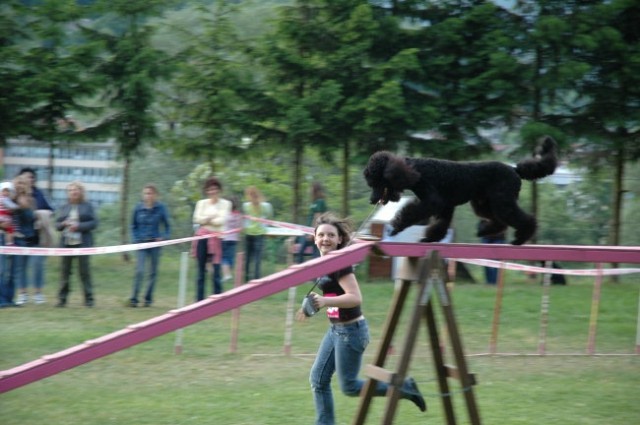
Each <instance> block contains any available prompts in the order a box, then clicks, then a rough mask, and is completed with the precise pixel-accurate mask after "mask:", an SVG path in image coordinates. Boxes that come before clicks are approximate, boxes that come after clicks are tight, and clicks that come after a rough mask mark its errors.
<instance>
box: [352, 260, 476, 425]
mask: <svg viewBox="0 0 640 425" xmlns="http://www.w3.org/2000/svg"><path fill="white" fill-rule="evenodd" d="M445 276H446V275H445V273H444V270H443V268H442V259H441V258H440V256H439V255H438V251H431V253H430V255H429V257H428V258H415V257H409V258H407V259H405V261H404V263H403V266H402V268H401V270H400V272H399V275H398V276H397V278H398V279H399V285H396V288H395V291H394V297H393V301H392V302H391V308H390V311H389V314H388V315H387V319H386V322H385V325H384V331H383V333H382V338H381V342H380V346H379V347H378V351H377V354H376V356H375V360H374V363H373V364H371V365H367V366H366V367H365V374H366V375H367V376H368V380H367V381H366V382H365V386H364V387H363V389H362V393H361V397H360V405H359V408H358V412H357V414H356V417H355V419H354V421H353V424H354V425H363V424H364V423H365V420H366V417H367V414H368V410H369V407H370V404H371V399H372V398H373V396H374V394H375V389H376V385H377V382H378V381H380V382H386V383H387V384H389V389H388V390H387V405H386V408H385V414H384V417H383V419H382V424H384V425H390V424H392V423H393V418H394V416H395V412H396V407H397V405H398V401H399V399H400V392H401V387H402V385H403V383H404V380H405V378H406V376H407V373H408V371H409V366H410V363H411V359H412V357H413V350H414V348H415V343H416V339H417V337H418V331H419V327H420V322H421V321H422V320H425V324H426V327H427V333H428V337H429V342H430V345H431V353H432V355H433V361H434V362H433V364H434V367H435V371H436V375H437V377H438V384H439V386H440V392H441V394H443V395H444V396H443V397H441V400H442V405H443V409H444V413H445V418H446V421H447V424H448V425H455V424H456V417H455V413H454V409H453V403H452V400H451V397H449V396H448V395H449V394H451V391H450V389H449V381H448V380H449V378H455V379H458V380H459V381H460V384H461V385H462V388H463V393H464V400H465V403H466V406H467V413H468V416H469V421H470V422H471V424H472V425H480V413H479V412H478V407H477V405H476V401H475V395H474V393H473V386H474V385H475V384H476V380H475V376H474V375H473V374H471V373H469V371H468V369H467V364H466V360H465V355H464V350H463V348H462V338H461V337H460V334H459V332H458V325H457V323H456V319H455V315H454V312H453V304H452V300H451V297H450V295H449V291H448V289H447V288H446V286H445ZM416 281H417V283H418V285H417V296H416V298H415V304H414V307H413V312H412V314H411V317H410V320H409V328H408V331H407V336H406V338H405V343H404V346H403V348H402V351H401V353H400V360H399V362H398V367H397V370H396V371H395V372H389V371H388V370H386V369H384V363H385V361H386V358H387V356H388V354H389V348H390V347H391V343H392V341H393V337H394V335H395V332H396V329H397V325H398V322H399V320H400V316H401V314H402V310H403V308H404V307H405V304H406V301H407V296H408V294H409V291H410V287H411V286H416V285H414V284H413V283H414V282H416ZM434 293H435V294H436V295H437V298H438V301H439V304H440V307H441V309H442V314H443V316H444V320H445V324H446V327H445V330H446V335H447V336H448V337H449V339H450V341H451V348H452V351H453V357H454V359H455V361H456V365H455V366H453V365H446V364H445V363H444V353H443V350H442V344H441V338H440V336H439V334H438V327H437V324H436V317H435V314H434V307H433V301H432V300H433V294H434Z"/></svg>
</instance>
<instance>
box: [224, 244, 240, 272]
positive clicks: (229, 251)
mask: <svg viewBox="0 0 640 425" xmlns="http://www.w3.org/2000/svg"><path fill="white" fill-rule="evenodd" d="M237 245H238V241H233V240H230V241H225V240H223V241H222V264H225V265H227V266H229V267H233V265H234V264H235V263H236V261H235V260H236V247H237Z"/></svg>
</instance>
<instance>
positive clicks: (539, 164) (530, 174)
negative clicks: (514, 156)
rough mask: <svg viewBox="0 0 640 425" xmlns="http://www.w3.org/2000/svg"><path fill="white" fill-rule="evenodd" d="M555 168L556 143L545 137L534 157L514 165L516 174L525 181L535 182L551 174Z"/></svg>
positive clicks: (556, 162) (556, 159)
mask: <svg viewBox="0 0 640 425" xmlns="http://www.w3.org/2000/svg"><path fill="white" fill-rule="evenodd" d="M557 166H558V152H557V145H556V141H555V140H553V138H552V137H550V136H546V137H545V138H544V139H543V140H542V143H541V144H540V147H539V148H538V154H537V155H536V156H534V157H533V158H528V159H525V160H523V161H520V162H518V163H517V164H516V173H518V175H519V176H520V177H521V178H523V179H525V180H536V179H541V178H542V177H546V176H549V175H551V174H553V173H554V171H556V167H557Z"/></svg>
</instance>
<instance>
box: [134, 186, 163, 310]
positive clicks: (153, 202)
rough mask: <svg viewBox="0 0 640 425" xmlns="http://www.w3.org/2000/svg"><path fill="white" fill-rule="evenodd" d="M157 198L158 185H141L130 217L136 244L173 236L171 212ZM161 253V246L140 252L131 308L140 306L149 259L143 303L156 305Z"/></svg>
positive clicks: (146, 305)
mask: <svg viewBox="0 0 640 425" xmlns="http://www.w3.org/2000/svg"><path fill="white" fill-rule="evenodd" d="M157 199H158V189H157V187H156V186H155V185H153V184H147V185H145V186H144V187H143V188H142V200H141V201H140V202H139V203H138V204H137V205H136V206H135V207H134V209H133V217H132V218H131V235H132V239H133V243H145V242H158V241H161V240H166V239H169V237H170V235H171V224H170V222H169V211H168V210H167V207H166V206H165V204H164V203H162V202H159V201H158V200H157ZM160 252H161V247H159V246H156V247H152V248H147V249H139V250H138V251H137V261H136V273H135V277H134V281H133V290H132V292H131V298H130V299H129V306H130V307H137V306H138V303H139V300H138V295H139V293H140V289H141V287H142V283H143V280H144V273H145V268H146V267H145V266H146V263H147V261H148V262H149V282H148V284H147V289H146V291H145V294H144V306H145V307H150V306H151V304H153V291H154V288H155V286H156V276H157V273H158V264H159V262H160Z"/></svg>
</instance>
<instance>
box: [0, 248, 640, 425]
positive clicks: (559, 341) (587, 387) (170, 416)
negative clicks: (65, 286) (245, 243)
mask: <svg viewBox="0 0 640 425" xmlns="http://www.w3.org/2000/svg"><path fill="white" fill-rule="evenodd" d="M178 264H179V253H178V251H177V250H176V249H175V248H169V249H165V251H164V253H163V258H162V262H161V273H160V274H161V276H160V279H159V282H158V287H157V291H156V302H155V304H154V306H153V307H151V308H137V309H132V308H127V307H124V303H125V301H126V300H127V299H128V297H129V292H130V289H131V282H132V278H133V269H134V263H133V262H132V263H128V264H127V263H124V262H123V261H122V259H121V256H120V255H102V256H96V257H94V258H92V270H93V277H94V281H95V286H96V290H95V293H96V303H97V305H96V307H95V308H93V309H88V308H85V307H84V306H83V305H82V296H81V290H80V285H79V282H78V281H77V275H74V277H73V278H72V289H73V292H72V294H71V296H70V299H69V306H68V307H67V308H65V309H57V308H55V307H54V305H55V293H56V289H57V275H58V271H59V267H58V266H59V264H58V260H56V259H49V262H48V269H47V276H48V283H47V286H46V288H45V294H46V296H47V303H46V304H44V305H34V304H29V305H27V306H25V307H23V308H14V309H3V310H0V332H1V335H2V338H1V341H2V342H1V344H0V369H9V368H12V367H14V366H17V365H20V364H22V363H25V362H28V361H31V360H34V359H37V358H39V357H40V356H42V355H45V354H51V353H54V352H57V351H60V350H63V349H65V348H68V347H70V346H73V345H76V344H79V343H81V342H83V341H85V340H87V339H92V338H96V337H98V336H101V335H104V334H106V333H110V332H113V331H115V330H118V329H120V328H122V327H125V326H127V325H129V324H132V323H137V322H141V321H143V320H146V319H148V318H150V317H153V316H157V315H159V314H162V313H164V312H166V311H167V310H170V309H173V308H175V306H176V298H177V292H178V285H177V282H178V277H179V270H178ZM281 267H283V266H282V265H277V264H274V263H272V262H267V263H266V264H265V265H264V268H265V272H266V273H271V272H274V271H276V270H277V269H279V268H281ZM584 267H585V268H591V267H592V265H585V266H584ZM364 269H365V267H361V270H360V271H359V272H358V274H359V275H360V276H359V280H360V282H361V286H362V290H363V293H364V297H365V305H364V307H363V308H364V311H365V314H366V316H367V318H368V319H369V322H370V327H371V332H372V335H371V336H372V342H371V345H370V346H369V348H368V349H367V354H366V358H365V362H367V363H369V362H371V361H372V357H373V355H374V354H375V351H376V349H377V346H378V342H379V338H380V332H381V329H382V325H383V323H384V319H385V317H386V314H387V311H388V308H389V300H390V299H391V297H392V294H393V284H392V283H391V282H390V281H389V280H383V279H375V280H369V279H367V276H366V273H365V272H364ZM469 269H470V270H471V272H472V273H473V274H475V275H477V276H478V277H479V276H480V274H481V271H482V270H481V269H480V268H479V267H477V268H474V267H472V266H470V267H469ZM194 279H195V265H194V264H193V262H190V268H189V275H188V281H189V286H188V294H187V299H188V300H192V299H193V297H194V283H193V281H194ZM309 287H310V284H304V285H302V286H301V287H300V288H299V290H298V296H297V298H298V299H297V301H296V304H297V302H298V301H299V300H300V299H301V298H302V293H303V291H304V292H305V293H306V291H307V290H308V289H309ZM592 289H593V278H583V277H570V278H569V285H567V286H566V287H561V286H554V287H552V288H551V291H550V293H551V296H550V306H549V327H548V332H547V338H546V339H547V343H546V347H547V353H549V355H546V356H536V355H526V354H532V353H536V351H537V347H538V340H539V329H540V313H539V312H540V306H541V296H542V289H541V287H540V285H539V284H538V283H537V282H532V281H530V280H528V279H526V278H525V277H523V276H522V274H521V273H518V272H508V273H507V285H506V288H505V296H504V300H503V308H502V315H501V321H500V336H499V340H498V351H499V352H502V353H510V354H514V355H504V356H486V355H479V354H481V353H486V352H487V350H488V345H489V338H490V335H491V320H492V317H493V305H494V302H495V293H496V290H495V288H492V287H486V286H484V285H481V284H470V283H464V282H460V283H457V284H456V285H455V287H454V289H453V299H454V305H455V312H456V318H457V320H458V324H459V327H460V330H461V336H462V340H463V344H464V347H465V352H466V353H467V361H468V366H469V369H470V370H471V371H472V372H474V373H476V375H477V379H478V385H477V386H476V387H475V388H474V392H475V395H476V399H477V402H478V405H479V409H480V416H481V418H482V422H483V423H485V424H527V425H529V424H531V425H533V424H535V425H539V424H546V425H550V424H562V425H571V424H575V425H578V424H579V425H630V424H635V423H640V403H638V400H637V399H638V389H639V386H638V385H639V382H640V356H633V355H631V354H633V352H634V348H635V337H636V325H637V313H638V312H637V309H638V290H639V286H638V282H637V275H631V276H628V277H625V278H623V279H622V280H621V282H620V283H608V282H607V283H605V284H604V285H603V288H602V300H601V306H600V310H599V318H598V319H599V321H598V334H597V340H596V352H597V353H599V354H605V353H606V354H616V355H607V356H604V355H596V356H583V355H575V354H583V353H585V349H586V345H587V334H588V328H589V318H590V308H591V298H592ZM286 303H287V292H286V291H285V292H283V293H279V294H276V295H273V296H271V297H268V298H266V299H263V300H260V301H258V302H255V303H252V304H250V305H247V306H244V307H242V309H241V311H240V334H239V340H238V350H237V352H236V353H233V354H231V353H230V335H231V333H230V328H231V313H225V314H223V315H220V316H217V317H213V318H211V319H208V320H205V321H202V322H199V323H197V324H194V325H192V326H190V327H188V328H186V329H184V331H183V352H182V354H180V355H176V354H174V342H175V339H176V334H175V333H172V334H167V335H164V336H161V337H158V338H156V339H153V340H151V341H148V342H146V343H144V344H140V345H138V346H135V347H131V348H129V349H126V350H124V351H121V352H118V353H115V354H112V355H110V356H106V357H103V358H101V359H98V360H96V361H93V362H91V363H88V364H85V365H82V366H80V367H77V368H75V369H72V370H68V371H65V372H63V373H60V374H58V375H54V376H52V377H49V378H46V379H44V380H41V381H38V382H34V383H32V384H29V385H26V386H24V387H20V388H18V389H15V390H13V391H10V392H7V393H4V394H1V395H0V412H2V424H3V425H14V424H16V425H17V424H20V425H31V424H33V425H36V424H48V425H63V424H65V425H66V424H72V425H75V424H92V425H102V424H105V425H106V424H149V425H165V424H166V425H177V424H185V425H186V424H232V425H241V424H251V425H268V424H273V425H276V424H278V425H281V424H305V423H306V424H310V423H312V422H313V403H312V399H311V393H310V390H309V384H308V372H309V368H310V367H311V363H312V361H313V355H314V353H315V350H316V348H317V345H318V343H319V341H320V339H321V337H322V335H323V333H324V332H325V330H326V328H327V321H326V319H325V318H323V317H322V316H320V317H314V318H312V319H311V320H308V321H306V322H303V323H301V322H297V323H296V324H295V325H294V330H293V341H292V354H291V355H290V356H285V355H283V341H284V333H285V316H286ZM407 310H409V309H407ZM407 313H408V311H407ZM406 316H408V314H407V315H405V316H404V317H403V320H402V322H403V323H402V325H401V327H400V329H401V330H404V329H405V328H406ZM439 319H440V320H439V324H442V320H441V317H439ZM403 337H404V332H402V331H401V332H400V334H399V335H398V336H397V338H396V339H397V340H396V341H394V347H395V348H396V355H393V356H391V358H390V361H389V362H388V364H387V365H386V367H387V368H388V369H391V370H392V369H393V367H394V363H395V362H396V361H397V359H398V356H397V354H398V353H397V352H398V351H399V347H400V346H401V345H402V343H403V341H404V338H403ZM429 353H430V351H429V347H428V344H427V339H426V331H425V330H424V327H423V328H421V333H420V339H419V342H418V344H417V347H416V350H415V353H414V357H413V359H412V364H411V367H410V373H411V375H413V376H414V377H415V378H416V381H417V382H418V385H419V386H420V388H421V390H422V392H423V393H424V395H425V398H426V400H427V404H428V405H429V410H428V411H427V412H426V413H421V412H419V411H418V409H416V408H415V406H414V405H413V404H411V403H409V402H406V401H401V402H400V405H399V409H398V411H397V414H396V420H395V423H398V424H403V425H407V424H409V425H410V424H425V423H431V424H444V423H445V421H444V418H443V414H442V408H441V403H440V396H439V394H438V393H439V389H438V386H437V384H436V381H435V374H434V370H433V363H432V360H431V357H430V355H429ZM446 354H450V350H449V351H447V353H446ZM448 357H450V356H448ZM448 363H453V359H448ZM451 387H452V388H453V389H454V394H453V401H454V405H455V407H456V413H457V417H458V420H459V422H460V423H468V419H467V415H466V412H465V405H464V398H463V396H462V394H461V392H460V388H459V385H458V383H457V382H456V381H451ZM334 390H335V391H334V393H335V400H336V409H337V414H338V419H339V423H340V424H350V423H351V421H352V419H353V417H354V415H355V412H356V411H357V406H358V399H357V398H347V397H345V396H343V395H342V394H340V393H339V390H338V388H337V387H335V386H334ZM384 407H385V403H384V400H382V399H376V400H375V401H374V403H373V407H372V409H371V411H370V413H369V419H368V422H367V423H379V422H380V418H381V417H382V412H383V409H384Z"/></svg>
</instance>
